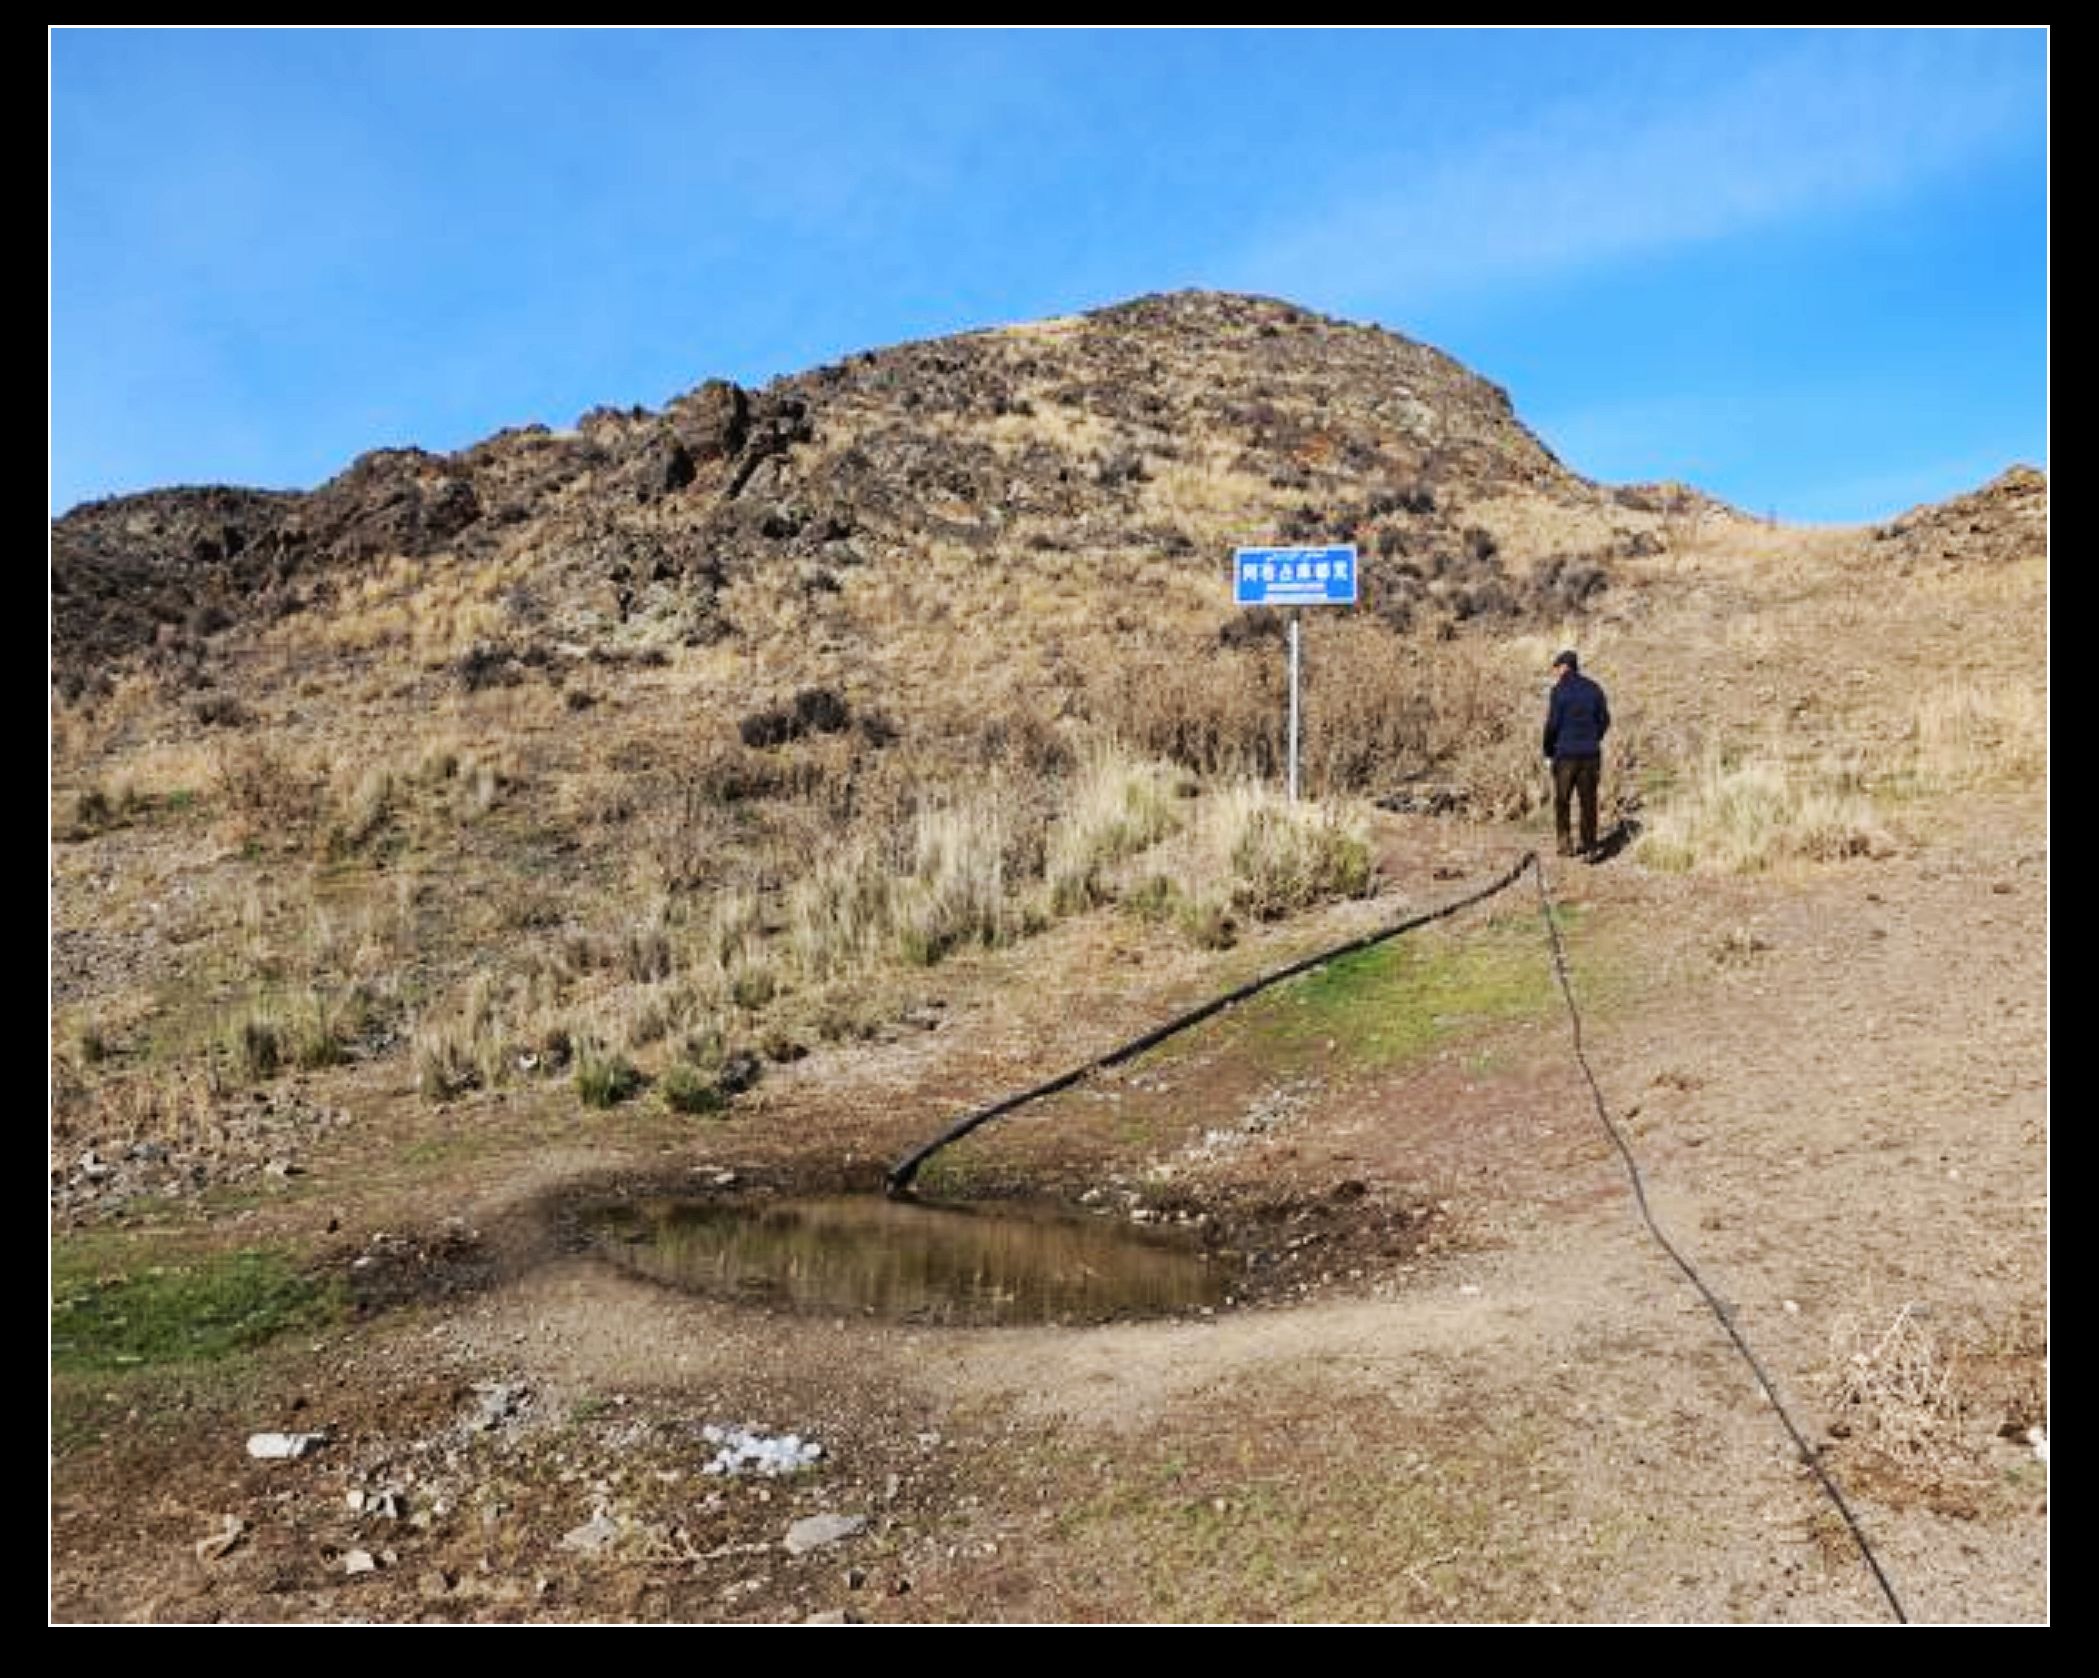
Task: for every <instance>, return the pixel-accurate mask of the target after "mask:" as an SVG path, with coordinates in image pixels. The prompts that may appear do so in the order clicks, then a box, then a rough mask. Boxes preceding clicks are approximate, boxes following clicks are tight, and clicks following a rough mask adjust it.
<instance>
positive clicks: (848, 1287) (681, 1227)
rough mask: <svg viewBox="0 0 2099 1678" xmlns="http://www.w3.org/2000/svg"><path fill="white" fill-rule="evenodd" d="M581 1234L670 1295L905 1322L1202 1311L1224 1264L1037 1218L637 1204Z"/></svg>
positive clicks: (607, 1214) (1188, 1245) (1149, 1235)
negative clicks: (673, 1290) (669, 1289)
mask: <svg viewBox="0 0 2099 1678" xmlns="http://www.w3.org/2000/svg"><path fill="white" fill-rule="evenodd" d="M585 1223H586V1226H587V1227H588V1228H589V1230H590V1232H591V1236H592V1239H593V1240H594V1242H595V1243H596V1244H597V1246H598V1248H599V1250H600V1251H601V1252H603V1253H604V1254H605V1256H606V1257H607V1258H609V1259H610V1260H611V1261H612V1262H613V1263H615V1264H617V1265H619V1266H620V1267H621V1268H623V1269H626V1270H631V1271H634V1272H636V1273H638V1274H640V1275H643V1276H647V1277H650V1278H651V1279H653V1280H655V1281H659V1282H664V1283H668V1284H670V1285H671V1286H673V1287H679V1288H684V1289H687V1290H689V1291H691V1292H694V1293H700V1294H706V1295H708V1296H710V1297H712V1298H716V1299H730V1300H736V1301H740V1302H744V1303H749V1304H754V1305H760V1306H767V1307H771V1308H774V1309H780V1310H791V1311H807V1312H852V1313H855V1314H867V1315H872V1316H880V1317H892V1318H898V1319H902V1320H907V1321H915V1322H941V1323H957V1324H1012V1323H1084V1322H1104V1321H1107V1320H1110V1319H1113V1318H1121V1317H1140V1316H1157V1315H1162V1314H1167V1313H1171V1312H1176V1311H1186V1310H1192V1309H1195V1308H1197V1307H1200V1306H1205V1305H1214V1304H1216V1303H1218V1302H1219V1301H1221V1300H1222V1299H1223V1297H1224V1295H1225V1291H1226V1288H1227V1285H1228V1284H1229V1282H1230V1280H1231V1274H1230V1268H1229V1266H1228V1265H1226V1264H1225V1263H1224V1262H1222V1261H1219V1260H1216V1259H1213V1258H1208V1257H1206V1256H1205V1255H1204V1254H1203V1253H1202V1252H1201V1251H1200V1249H1198V1248H1197V1247H1196V1246H1195V1245H1194V1244H1193V1243H1192V1242H1189V1241H1185V1240H1176V1239H1174V1238H1173V1237H1172V1236H1171V1235H1170V1234H1169V1233H1168V1232H1164V1231H1159V1232H1153V1231H1141V1230H1135V1229H1132V1228H1131V1227H1130V1226H1128V1225H1127V1224H1121V1223H1115V1222H1110V1221H1109V1220H1107V1219H1103V1218H1090V1217H1086V1216H1083V1215H1073V1214H1070V1213H1066V1212H1063V1211H1059V1210H1054V1209H1049V1208H1040V1207H1015V1206H1011V1205H1000V1206H969V1207H963V1206H942V1205H933V1204H926V1203H922V1202H916V1201H911V1202H898V1201H892V1200H885V1199H882V1198H880V1197H878V1196H873V1195H852V1196H849V1195H838V1196H829V1197H822V1198H810V1199H794V1200H773V1201H757V1202H751V1203H738V1202H735V1201H699V1200H648V1201H637V1202H631V1203H628V1204H625V1205H621V1206H616V1207H610V1208H604V1209H601V1210H598V1211H595V1212H593V1213H591V1214H589V1215H588V1216H587V1217H586V1219H585Z"/></svg>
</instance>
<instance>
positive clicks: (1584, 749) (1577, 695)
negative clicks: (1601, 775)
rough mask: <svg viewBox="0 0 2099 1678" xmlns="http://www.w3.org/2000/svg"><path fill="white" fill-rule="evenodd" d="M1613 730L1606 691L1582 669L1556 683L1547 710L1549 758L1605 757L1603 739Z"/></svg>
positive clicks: (1546, 744)
mask: <svg viewBox="0 0 2099 1678" xmlns="http://www.w3.org/2000/svg"><path fill="white" fill-rule="evenodd" d="M1610 731H1611V707H1610V704H1609V702H1608V701H1606V700H1605V698H1604V696H1603V689H1602V688H1600V687H1598V686H1597V685H1596V684H1595V683H1594V682H1592V681H1590V680H1589V678H1588V677H1587V676H1584V675H1583V674H1582V673H1581V672H1580V671H1579V670H1570V671H1568V672H1567V674H1566V675H1564V676H1562V677H1561V678H1560V679H1559V680H1558V681H1557V682H1555V683H1553V685H1552V703H1551V704H1550V705H1549V706H1547V707H1546V711H1545V755H1546V756H1547V757H1550V758H1562V757H1601V756H1602V755H1603V737H1604V736H1605V735H1606V734H1608V733H1610Z"/></svg>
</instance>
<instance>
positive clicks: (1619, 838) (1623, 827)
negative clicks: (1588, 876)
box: [1589, 816, 1640, 863]
mask: <svg viewBox="0 0 2099 1678" xmlns="http://www.w3.org/2000/svg"><path fill="white" fill-rule="evenodd" d="M1639 837H1640V818H1639V817H1638V816H1620V817H1619V818H1618V819H1617V820H1616V821H1615V822H1613V823H1612V824H1611V828H1610V831H1609V832H1607V833H1605V834H1604V836H1603V837H1602V838H1600V839H1598V840H1597V841H1596V849H1595V850H1593V851H1591V852H1590V853H1589V860H1590V861H1591V862H1592V863H1594V862H1611V861H1613V860H1615V859H1616V858H1618V857H1619V856H1622V855H1623V854H1624V853H1625V849H1626V847H1627V846H1628V845H1630V844H1631V843H1632V842H1633V841H1634V840H1635V839H1637V838H1639Z"/></svg>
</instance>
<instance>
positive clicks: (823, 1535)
mask: <svg viewBox="0 0 2099 1678" xmlns="http://www.w3.org/2000/svg"><path fill="white" fill-rule="evenodd" d="M866 1530H867V1517H866V1516H865V1515H837V1514H828V1513H827V1514H822V1515H808V1516H805V1517H803V1518H802V1519H801V1520H799V1521H796V1522H795V1523H794V1525H793V1526H791V1527H789V1528H788V1529H787V1536H786V1537H785V1538H784V1539H782V1540H781V1547H782V1548H783V1549H785V1550H786V1552H787V1553H788V1554H789V1555H790V1556H806V1555H807V1554H809V1552H810V1551H811V1550H821V1549H823V1548H824V1547H825V1546H826V1545H830V1544H838V1543H843V1542H844V1541H845V1540H846V1539H848V1538H853V1537H857V1536H858V1535H859V1534H860V1533H862V1532H865V1531H866Z"/></svg>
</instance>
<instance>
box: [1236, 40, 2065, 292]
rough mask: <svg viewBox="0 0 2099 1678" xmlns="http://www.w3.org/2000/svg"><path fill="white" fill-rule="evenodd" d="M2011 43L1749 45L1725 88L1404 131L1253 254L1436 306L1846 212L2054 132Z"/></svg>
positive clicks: (1280, 283)
mask: <svg viewBox="0 0 2099 1678" xmlns="http://www.w3.org/2000/svg"><path fill="white" fill-rule="evenodd" d="M2002 44H2003V43H2002V42H2001V41H1996V40H1994V39H1993V38H1992V37H1989V36H1975V37H1969V36H1956V35H1946V36H1923V37H1909V36H1902V37H1886V36H1877V35H1872V34H1859V35H1842V36H1819V37H1811V38H1809V39H1807V40H1805V41H1803V42H1800V43H1798V44H1797V45H1795V46H1793V47H1792V48H1791V49H1790V50H1786V51H1783V52H1782V53H1780V54H1779V55H1777V56H1772V55H1771V54H1770V52H1769V51H1768V47H1766V46H1763V45H1762V44H1760V43H1755V42H1753V41H1752V40H1749V39H1746V38H1745V58H1747V59H1749V60H1750V62H1748V63H1747V65H1746V66H1745V68H1744V69H1743V71H1742V73H1741V74H1740V75H1739V76H1738V77H1737V78H1736V79H1735V80H1733V81H1731V82H1727V83H1725V84H1722V85H1682V86H1673V87H1672V86H1663V87H1657V86H1655V85H1654V84H1653V82H1652V81H1651V80H1645V79H1641V78H1639V77H1636V76H1628V77H1627V78H1624V79H1621V80H1616V81H1611V82H1606V83H1601V84H1598V85H1596V86H1594V87H1592V88H1590V89H1588V90H1586V91H1585V93H1584V94H1583V96H1582V97H1580V98H1579V99H1574V100H1563V101H1562V102H1560V103H1558V104H1555V105H1552V106H1549V107H1545V108H1541V109H1539V110H1537V111H1535V112H1534V113H1532V114H1530V115H1529V116H1528V117H1526V118H1525V119H1523V120H1521V121H1519V122H1516V123H1513V124H1507V125H1503V126H1501V127H1498V128H1496V129H1494V130H1492V131H1489V132H1483V133H1470V134H1464V133H1461V134H1457V135H1454V136H1451V137H1449V138H1447V139H1443V140H1439V141H1427V142H1421V143H1414V144H1409V143H1405V142H1401V143H1399V144H1396V145H1394V146H1393V147H1392V148H1391V149H1390V150H1389V151H1387V152H1386V153H1384V154H1383V155H1382V156H1381V157H1380V158H1379V159H1378V160H1377V162H1376V164H1375V166H1374V167H1372V168H1369V169H1366V170H1364V171H1360V172H1358V174H1357V175H1356V176H1355V177H1354V178H1352V179H1350V180H1349V181H1347V182H1345V183H1340V186H1339V190H1338V191H1332V192H1330V193H1329V194H1328V195H1327V196H1326V199H1325V201H1324V202H1323V203H1320V204H1318V205H1317V206H1316V207H1315V208H1313V209H1311V210H1310V211H1307V212H1304V213H1302V214H1300V215H1298V216H1296V217H1293V218H1289V219H1285V220H1284V221H1282V222H1281V223H1280V224H1279V225H1277V226H1275V227H1273V228H1272V229H1271V230H1270V231H1269V232H1268V233H1267V234H1266V235H1265V236H1263V237H1260V238H1258V239H1257V240H1256V241H1255V242H1254V243H1253V244H1252V245H1251V246H1250V248H1248V249H1247V250H1246V251H1244V252H1243V253H1242V255H1241V259H1240V264H1239V266H1240V267H1241V268H1242V269H1243V270H1244V271H1245V272H1246V273H1247V274H1248V276H1249V279H1250V280H1251V281H1252V283H1255V284H1257V285H1259V286H1262V287H1264V288H1266V289H1273V290H1278V291H1282V292H1284V293H1286V294H1293V295H1295V294H1301V293H1303V294H1312V295H1320V296H1324V297H1329V298H1346V299H1349V300H1351V301H1357V302H1365V301H1370V300H1372V299H1380V300H1383V299H1394V298H1404V299H1405V300H1406V301H1408V302H1409V303H1411V304H1414V305H1416V306H1418V305H1419V303H1420V302H1421V301H1422V300H1423V299H1424V298H1427V297H1433V296H1439V295H1444V294H1447V293H1448V292H1450V291H1452V290H1453V289H1455V288H1458V287H1460V286H1463V287H1478V286H1483V285H1493V284H1496V283H1500V282H1506V281H1508V280H1510V279H1515V278H1523V279H1536V278H1539V277H1541V276H1544V275H1549V274H1552V273H1558V272H1565V271H1567V270H1570V269H1574V268H1579V267H1585V266H1589V265H1593V264H1597V263H1601V262H1607V261H1610V260H1613V259H1617V258H1622V257H1626V256H1631V255H1636V254H1640V253H1643V252H1649V251H1655V250H1659V249H1665V248H1669V247H1675V246H1683V245H1687V244H1692V243H1697V242H1702V241H1705V240H1709V239H1714V238H1718V237H1723V236H1727V235H1731V234H1737V233H1744V232H1751V231H1754V230H1756V229H1758V228H1760V227H1766V226H1771V225H1774V224H1777V223H1781V222H1784V221H1787V220H1791V219H1794V218H1801V217H1809V216H1816V215H1823V214H1829V213H1835V212H1841V211H1843V210H1845V209H1847V208H1849V207H1852V206H1856V205H1859V204H1861V203H1864V202H1866V201H1868V200H1870V199H1873V198H1878V197H1884V196H1888V195H1893V194H1897V193H1900V192H1903V191H1905V190H1908V189H1910V188H1912V187H1914V186H1917V185H1921V184H1924V183H1927V182H1929V181H1931V180H1933V179H1935V178H1938V177H1941V176H1943V175H1944V174H1946V173H1947V172H1948V171H1950V170H1952V169H1955V168H1958V167H1960V166H1962V165H1963V164H1965V163H1967V162H1969V161H1970V160H1973V159H1978V158H1984V157H1988V156H1990V155H1992V154H1994V153H1996V152H1997V151H1999V150H2000V149H2001V148H2002V147H2003V146H2004V145H2005V144H2006V143H2007V142H2008V141H2012V140H2016V139H2017V138H2019V137H2020V136H2022V135H2025V134H2029V133H2032V132H2035V131H2036V130H2037V127H2038V124H2039V122H2040V120H2041V119H2040V97H2039V96H2040V87H2039V85H2038V82H2037V80H2036V78H2035V77H2034V76H2033V74H2032V72H2031V68H2030V61H2028V60H2026V59H2025V58H2024V57H2023V55H2016V54H2008V53H2005V52H2002V51H1998V50H1994V48H1995V47H1997V46H2001V45H2002ZM1752 45H1757V46H1760V48H1761V50H1759V51H1756V52H1750V51H1749V50H1748V49H1749V48H1750V47H1751V46H1752ZM1395 123H1396V124H1398V125H1399V126H1402V127H1403V126H1404V123H1405V113H1404V112H1403V111H1402V112H1397V113H1395Z"/></svg>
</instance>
